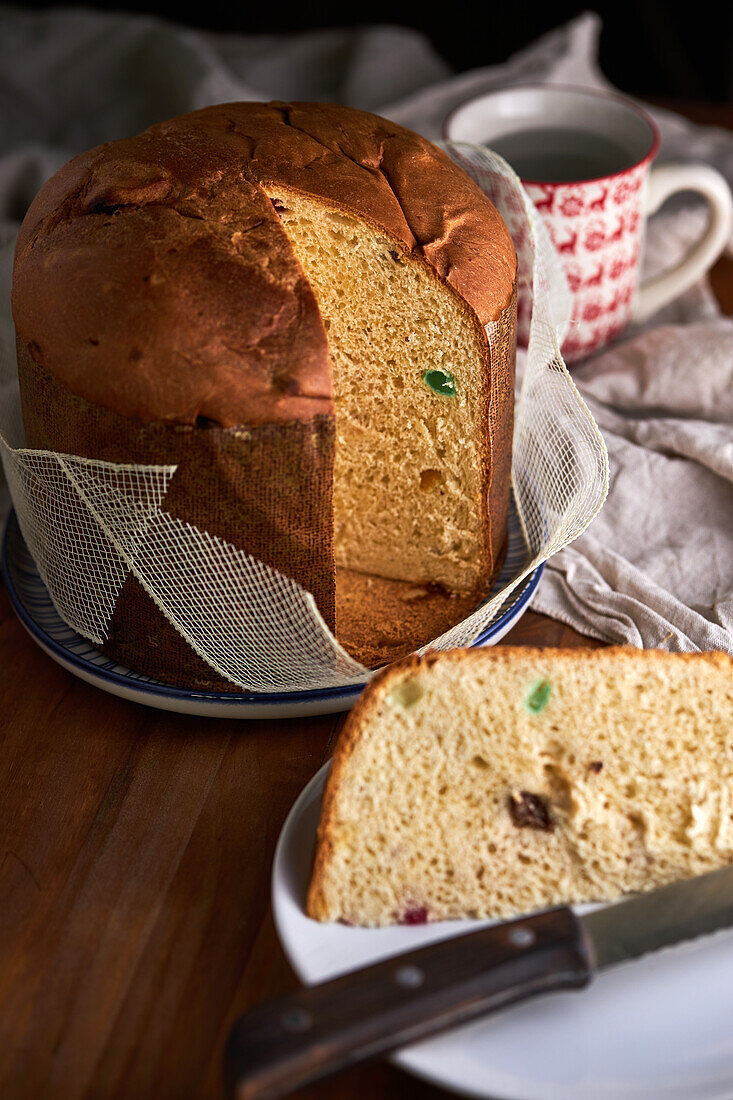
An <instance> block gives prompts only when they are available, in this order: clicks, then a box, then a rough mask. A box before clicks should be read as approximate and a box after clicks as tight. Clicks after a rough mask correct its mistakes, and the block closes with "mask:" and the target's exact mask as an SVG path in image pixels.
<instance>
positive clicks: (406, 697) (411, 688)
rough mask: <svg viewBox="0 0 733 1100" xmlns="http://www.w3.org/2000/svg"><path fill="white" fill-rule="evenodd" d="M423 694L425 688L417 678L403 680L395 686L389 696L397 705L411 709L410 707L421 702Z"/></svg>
mask: <svg viewBox="0 0 733 1100" xmlns="http://www.w3.org/2000/svg"><path fill="white" fill-rule="evenodd" d="M422 696H423V689H422V687H421V686H420V684H418V682H417V681H416V680H403V681H402V683H401V684H398V685H397V687H396V688H393V690H392V691H391V692H390V696H389V698H390V702H392V703H393V704H395V706H398V707H404V709H405V710H409V709H410V707H414V706H415V703H417V702H419V700H420V699H421V698H422Z"/></svg>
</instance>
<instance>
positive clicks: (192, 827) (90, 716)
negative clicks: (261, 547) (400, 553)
mask: <svg viewBox="0 0 733 1100" xmlns="http://www.w3.org/2000/svg"><path fill="white" fill-rule="evenodd" d="M710 110H711V109H710V108H707V107H703V108H698V109H690V111H689V113H690V114H691V115H692V116H693V117H697V118H700V120H701V121H706V122H709V121H713V120H715V121H718V122H722V123H724V124H727V125H729V126H731V128H733V109H731V110H726V113H725V114H723V113H722V111H721V112H719V114H718V116H717V117H715V118H714V119H713V118H711V117H710ZM713 282H714V286H715V288H716V292H717V293H718V296H719V298H720V300H721V302H724V303H725V305H726V307H727V309H728V310H729V311H730V312H733V264H731V263H730V262H729V261H721V262H720V263H719V264H718V266H717V268H716V270H715V273H714V279H713ZM506 642H507V643H511V644H515V645H516V644H519V645H528V644H531V645H562V646H578V645H581V646H582V645H586V646H592V645H594V644H596V643H594V642H591V641H589V640H588V639H584V638H581V637H580V636H579V635H577V634H575V633H574V632H573V631H571V630H569V629H567V628H565V627H563V626H562V625H560V624H559V623H556V622H553V621H551V620H550V619H547V618H544V617H542V616H540V615H535V614H533V613H531V612H530V613H528V614H527V615H525V617H524V618H523V619H522V621H521V622H520V623H519V624H518V625H517V626H516V627H515V628H514V630H513V631H512V632H511V634H510V635H509V636H508V637H507V639H506ZM0 714H1V715H2V720H1V721H2V726H1V728H2V753H1V754H0V791H1V792H2V797H1V800H0V1096H1V1097H2V1098H3V1100H26V1098H33V1100H42V1098H45V1097H49V1098H51V1097H53V1098H54V1100H81V1098H84V1100H92V1098H94V1100H97V1098H100V1100H107V1098H115V1100H127V1098H132V1100H179V1098H192V1097H196V1098H199V1097H204V1098H208V1097H211V1098H213V1097H219V1096H220V1095H221V1077H220V1072H221V1053H222V1045H223V1042H224V1039H225V1036H226V1034H227V1031H228V1029H229V1026H230V1024H231V1022H232V1020H233V1019H234V1017H235V1016H236V1015H238V1014H239V1013H241V1012H242V1011H244V1010H245V1009H247V1008H248V1007H250V1006H251V1005H254V1004H256V1003H257V1002H258V1001H260V1000H263V999H265V998H268V997H272V996H274V995H276V994H278V993H281V992H284V991H285V990H288V989H290V988H292V987H293V986H294V985H295V984H296V981H295V978H294V976H293V974H292V972H291V970H290V968H289V966H288V964H287V962H286V961H285V958H284V955H283V952H282V950H281V948H280V946H279V944H278V941H277V937H276V935H275V930H274V927H273V922H272V914H271V910H270V868H271V863H272V857H273V850H274V847H275V842H276V840H277V837H278V834H279V832H280V828H281V826H282V824H283V821H284V820H285V817H286V815H287V813H288V810H289V809H290V807H291V805H292V804H293V802H294V800H295V798H296V796H297V794H298V793H299V792H300V790H301V789H302V788H303V787H304V786H305V784H306V783H307V781H308V780H309V779H310V777H311V776H312V775H313V774H314V772H316V771H317V770H318V768H319V767H320V766H321V764H322V763H323V762H324V761H325V760H326V759H327V758H328V756H329V755H330V753H331V751H332V748H333V743H334V739H335V737H336V735H337V733H338V730H339V726H340V725H341V722H342V719H341V718H340V717H339V716H327V717H322V718H312V719H302V720H299V719H291V720H283V721H270V722H265V721H259V722H244V721H230V720H217V719H201V718H186V717H179V716H176V715H172V714H166V713H163V712H159V711H156V710H153V709H151V708H148V707H143V706H139V705H137V704H134V703H127V702H124V701H122V700H120V699H117V698H115V697H113V696H111V695H107V694H105V693H104V692H101V691H98V690H97V689H95V688H93V687H90V686H88V685H87V684H84V683H82V682H81V681H80V680H77V679H76V678H75V677H73V676H72V675H71V674H69V673H68V672H65V671H64V670H63V669H61V668H59V667H58V666H57V665H55V664H54V663H53V662H52V661H51V660H50V659H49V658H48V657H46V656H45V655H44V654H43V653H42V652H41V650H40V649H38V648H37V646H36V645H35V644H34V643H33V642H32V641H31V639H30V638H29V637H28V636H27V635H26V633H25V631H24V630H23V628H22V627H21V625H20V623H19V621H18V620H17V619H16V618H15V616H14V614H13V613H12V611H11V609H10V605H9V601H8V598H7V594H6V593H5V591H4V590H0ZM297 1095H298V1097H300V1100H305V1098H310V1100H313V1098H315V1097H319V1098H322V1100H367V1098H368V1100H374V1098H377V1097H379V1098H381V1100H397V1098H399V1100H405V1098H406V1097H410V1098H411V1100H429V1098H433V1100H437V1098H438V1097H444V1096H446V1095H447V1094H445V1093H444V1092H443V1091H442V1090H440V1089H436V1088H432V1087H430V1086H428V1085H425V1084H423V1083H422V1082H419V1081H417V1080H415V1079H413V1078H410V1077H408V1076H406V1075H405V1074H403V1073H401V1072H400V1071H398V1070H396V1069H393V1068H391V1067H390V1066H388V1065H387V1064H386V1063H382V1064H377V1065H374V1066H370V1067H368V1068H365V1069H362V1070H356V1071H353V1072H351V1073H349V1074H346V1075H343V1076H342V1077H339V1078H338V1079H335V1080H334V1081H332V1082H329V1083H328V1084H324V1085H319V1086H314V1087H312V1088H310V1089H307V1090H303V1091H302V1092H300V1093H298V1094H297Z"/></svg>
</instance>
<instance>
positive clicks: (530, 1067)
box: [272, 764, 733, 1100]
mask: <svg viewBox="0 0 733 1100" xmlns="http://www.w3.org/2000/svg"><path fill="white" fill-rule="evenodd" d="M328 768H329V765H328V764H326V765H324V767H323V768H321V770H320V771H319V772H318V773H317V774H316V775H315V776H314V777H313V779H312V780H311V781H310V783H309V784H308V786H307V787H306V788H305V790H304V791H303V792H302V793H301V795H300V797H299V798H298V800H297V801H296V803H295V805H294V806H293V808H292V810H291V811H290V814H289V815H288V818H287V820H286V822H285V825H284V826H283V830H282V833H281V834H280V839H279V841H278V845H277V849H276V851H275V862H274V865H273V873H272V903H273V913H274V917H275V924H276V927H277V932H278V935H279V937H280V942H281V943H282V946H283V949H284V951H285V954H286V955H287V957H288V959H289V961H290V964H291V965H292V967H293V969H294V970H295V973H296V974H297V975H298V977H299V978H300V980H301V981H302V982H303V983H304V984H305V985H312V984H315V983H317V982H324V981H328V980H329V979H330V978H335V977H336V976H337V975H339V974H344V973H346V972H347V971H349V970H355V969H358V968H359V967H364V966H369V965H370V964H371V963H375V962H378V961H379V960H381V959H386V958H389V957H390V956H393V955H398V954H401V953H403V952H405V951H412V950H415V949H416V948H419V947H423V946H425V945H427V944H429V943H433V942H435V941H437V940H443V939H448V938H450V937H452V936H459V935H463V934H465V933H468V932H474V931H476V930H477V929H478V928H481V927H483V926H484V925H486V924H490V923H492V922H491V921H477V920H465V921H443V922H434V923H431V924H418V925H398V926H394V927H388V928H354V927H347V926H346V925H344V924H321V923H319V922H318V921H314V920H311V919H310V918H309V917H307V916H306V914H305V908H304V905H305V895H306V890H307V885H308V878H309V875H310V868H311V860H312V854H313V845H314V843H315V837H316V828H317V825H318V818H319V815H320V808H321V796H322V793H323V787H324V784H325V782H326V776H327V774H328ZM591 908H592V906H588V905H586V906H578V907H577V911H578V912H586V911H588V910H589V909H591ZM731 973H733V930H725V931H722V932H717V933H715V934H714V935H710V936H703V937H701V938H700V939H697V940H689V941H687V942H686V943H683V944H680V945H679V946H676V947H671V948H667V949H666V950H664V951H658V952H656V953H655V954H651V955H647V956H645V957H644V958H642V959H638V960H636V961H635V962H632V963H627V964H625V965H622V966H616V967H612V968H610V969H609V970H604V971H602V972H601V973H600V974H599V975H598V976H597V977H596V978H595V979H594V980H593V983H592V984H591V985H590V987H589V988H587V989H584V990H582V991H578V992H568V993H554V994H551V995H549V996H545V997H541V998H536V999H534V1000H532V1001H528V1002H526V1003H525V1004H520V1005H517V1006H515V1007H513V1008H510V1009H508V1010H507V1011H505V1012H502V1013H499V1014H497V1015H492V1016H489V1017H487V1018H486V1019H484V1020H478V1021H476V1022H474V1023H472V1024H468V1025H466V1026H464V1027H461V1028H457V1029H455V1030H453V1031H448V1032H445V1033H444V1034H442V1035H440V1036H438V1037H436V1038H434V1039H429V1040H426V1041H424V1042H422V1043H419V1044H416V1045H414V1046H411V1047H406V1048H405V1049H404V1050H401V1051H399V1052H398V1053H397V1054H395V1055H393V1057H392V1060H393V1061H394V1062H395V1063H396V1064H397V1065H398V1066H400V1067H401V1068H402V1069H404V1070H407V1072H409V1073H412V1074H414V1075H415V1076H417V1077H421V1078H423V1079H424V1080H427V1081H430V1082H431V1083H432V1084H434V1085H439V1086H440V1087H442V1088H445V1089H449V1090H450V1091H452V1092H456V1093H458V1094H459V1095H462V1096H472V1097H481V1098H486V1100H489V1098H490V1100H731V1098H732V1097H733V1028H731V1016H732V1015H733V983H731V981H730V978H729V975H730V974H731Z"/></svg>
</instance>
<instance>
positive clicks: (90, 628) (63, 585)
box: [0, 144, 608, 692]
mask: <svg viewBox="0 0 733 1100" xmlns="http://www.w3.org/2000/svg"><path fill="white" fill-rule="evenodd" d="M445 148H446V149H447V151H448V152H449V153H450V155H451V156H452V157H453V158H454V159H455V160H456V161H457V162H458V163H459V164H460V165H461V167H462V168H464V170H465V171H467V172H468V174H469V175H471V176H472V177H473V178H474V179H475V180H476V182H477V183H478V184H479V186H480V187H481V188H482V190H483V191H485V192H486V194H487V195H489V197H490V198H491V199H492V201H493V202H494V204H495V205H496V206H497V207H498V209H499V211H500V212H501V214H502V215H503V217H504V219H505V221H506V222H507V224H508V226H509V228H510V231H511V233H512V237H513V238H514V242H515V246H516V248H517V253H518V256H519V296H520V308H521V307H522V300H524V301H525V302H526V301H527V300H529V296H530V294H531V297H532V300H533V308H532V316H531V324H530V330H529V344H528V347H527V352H526V358H525V363H524V371H523V377H522V381H521V390H520V396H519V401H518V404H517V410H516V425H515V432H514V452H513V461H512V478H513V485H514V494H515V500H516V505H517V509H518V512H519V517H520V521H521V525H522V529H523V532H524V535H525V539H526V543H527V555H526V560H525V563H524V565H523V566H522V568H521V569H519V570H518V571H517V573H516V575H515V576H513V577H512V578H511V581H510V582H509V583H508V584H507V585H505V586H504V587H503V588H502V589H501V590H500V591H498V592H495V593H494V594H493V595H492V597H491V598H490V599H489V600H487V602H486V603H484V604H483V605H482V606H481V607H479V608H478V609H477V610H475V611H474V612H473V613H472V614H471V615H469V616H468V617H467V618H465V619H464V620H463V621H462V622H460V623H458V624H457V625H456V626H454V627H452V628H451V629H450V630H448V631H447V632H446V633H444V634H442V635H441V636H440V637H439V638H436V639H435V640H434V641H433V642H432V643H431V644H430V645H431V647H432V648H440V649H450V648H454V647H456V646H463V645H468V644H470V643H471V642H472V641H473V640H474V639H475V638H476V637H477V636H478V635H479V634H480V633H481V632H482V631H483V630H485V629H486V627H487V626H489V625H490V624H491V622H492V620H493V619H495V618H496V616H497V613H498V612H500V611H501V610H502V609H504V608H505V607H506V605H507V601H508V599H510V597H511V593H512V592H513V590H514V589H516V588H517V586H518V585H520V584H521V582H522V581H523V580H524V579H525V578H526V577H527V575H528V574H529V573H531V572H532V571H533V570H534V569H536V568H537V566H538V565H540V564H541V563H542V562H543V561H544V560H545V559H546V558H548V557H549V556H550V555H551V554H554V553H556V552H557V551H558V550H560V549H561V548H562V547H563V546H566V545H567V544H568V543H569V542H571V541H572V540H573V539H574V538H576V537H577V536H578V535H579V534H580V533H581V532H582V531H584V530H585V528H586V527H587V526H588V524H589V523H590V522H591V520H592V519H593V517H594V516H595V515H596V514H597V512H598V510H599V509H600V507H601V505H602V503H603V501H604V499H605V496H606V492H607V489H608V456H607V453H606V448H605V444H604V443H603V439H602V437H601V435H600V432H599V430H598V428H597V427H596V424H595V422H594V420H593V418H592V416H591V415H590V413H589V411H588V409H587V408H586V406H585V404H584V403H583V401H582V399H581V397H580V395H579V393H578V391H577V390H576V388H575V385H574V384H573V382H572V379H571V378H570V375H569V374H568V372H567V369H566V367H565V364H564V363H563V360H562V357H561V355H560V346H559V345H560V340H561V339H562V335H563V333H564V330H565V327H566V325H567V320H568V316H569V311H570V298H569V292H568V288H567V284H566V282H565V278H564V276H563V274H562V270H561V268H560V265H559V261H558V259H557V256H556V254H555V252H554V249H553V247H552V245H551V243H550V241H549V238H548V235H547V232H546V230H545V227H544V225H543V224H542V222H541V220H540V218H539V216H538V214H537V212H536V211H535V209H534V207H533V206H532V204H531V202H530V200H529V199H528V198H527V196H526V194H525V192H524V189H523V188H522V186H521V184H520V182H519V180H518V178H517V177H516V176H515V175H514V173H513V172H512V171H511V169H510V168H509V167H508V166H507V165H506V163H505V162H504V161H503V160H501V158H499V157H497V156H495V155H494V154H493V153H491V152H490V151H489V150H487V149H484V148H481V147H478V146H471V145H463V144H461V145H450V146H445ZM488 331H489V337H491V327H490V326H489V329H488ZM23 444H24V436H23V429H22V420H21V415H20V397H19V392H18V386H17V380H16V368H15V363H14V361H13V358H12V356H10V355H5V356H4V357H3V360H2V361H1V362H0V452H1V453H2V458H3V465H4V467H5V473H6V477H7V480H8V485H9V488H10V493H11V496H12V499H13V504H14V506H15V510H16V513H17V516H18V522H19V524H20V528H21V531H22V533H23V537H24V538H25V541H26V543H27V545H28V548H29V550H30V552H31V554H32V556H33V558H34V560H35V562H36V564H37V566H38V569H39V572H40V575H41V577H42V579H43V581H44V583H45V584H46V587H47V588H48V591H49V593H50V596H51V599H52V600H53V603H54V606H55V607H56V610H57V611H58V613H59V615H60V616H61V618H62V619H63V620H64V621H65V622H66V623H68V624H69V626H71V627H72V628H73V629H74V630H76V631H77V632H78V633H79V634H81V635H83V636H84V637H86V638H88V639H89V640H90V641H92V642H94V643H96V644H101V643H102V642H103V641H104V640H105V638H106V630H107V628H108V626H109V622H110V619H111V616H112V611H113V609H114V606H115V602H116V600H117V597H118V594H119V592H120V589H121V587H122V584H123V582H124V580H125V578H126V576H127V575H128V573H129V572H132V573H133V574H134V576H135V577H136V578H137V579H138V580H139V581H140V583H141V584H142V586H143V587H144V588H145V589H146V591H147V592H148V593H149V595H150V596H151V597H152V598H153V599H154V600H155V602H156V604H157V605H158V606H159V607H160V608H161V610H162V611H163V613H164V614H165V615H166V617H167V618H168V619H169V621H170V622H171V623H172V624H173V625H174V626H175V628H176V629H177V630H178V631H179V632H180V634H182V635H183V637H184V638H185V639H186V640H187V641H188V643H189V644H190V645H191V646H192V647H193V649H194V650H195V651H196V652H197V653H198V654H199V655H200V656H201V657H202V658H203V659H204V660H205V661H206V662H207V663H208V664H209V665H210V666H211V667H212V668H213V669H215V670H216V672H218V673H219V674H220V675H222V676H224V677H225V678H226V679H228V680H229V681H231V682H232V683H233V684H236V685H238V686H239V687H241V688H242V690H244V691H254V692H282V691H302V690H307V689H312V688H324V687H334V686H340V685H347V684H349V683H354V682H361V681H363V680H365V679H366V678H368V677H369V676H370V675H371V672H370V671H369V670H368V669H366V668H364V667H363V666H362V665H360V664H359V663H358V662H357V661H354V660H353V659H352V658H351V657H350V656H349V655H348V654H347V653H346V652H345V650H344V649H343V648H342V647H341V646H340V645H339V643H338V642H337V641H336V639H335V637H334V636H333V634H332V633H331V632H330V630H329V629H328V627H327V626H326V624H325V622H324V620H323V619H322V617H321V615H320V614H319V612H318V609H317V607H316V604H315V601H314V599H313V597H312V596H311V595H310V593H308V592H306V591H305V589H303V588H302V587H301V586H300V585H298V584H296V583H295V582H294V581H292V580H290V579H289V578H288V577H285V576H283V575H282V574H281V573H278V572H277V571H276V570H274V569H272V568H270V567H269V566H266V565H264V564H263V563H262V562H260V561H258V560H257V559H255V558H253V557H252V556H251V555H248V554H246V553H244V552H243V551H241V550H237V549H235V548H234V547H233V546H231V545H230V544H228V543H226V542H224V541H223V540H221V539H218V538H214V537H212V536H210V535H209V534H208V533H207V532H206V531H200V530H199V529H198V528H196V527H193V526H191V525H190V524H185V523H182V522H181V521H179V520H176V519H174V518H173V517H171V516H170V515H168V514H167V513H165V512H164V511H162V510H161V507H160V506H161V503H162V501H163V499H164V497H165V493H166V490H167V488H168V484H169V482H170V479H171V477H172V476H173V473H174V472H175V467H174V466H132V465H117V464H113V463H109V462H100V461H91V460H89V459H83V458H80V457H78V456H74V455H60V454H55V453H53V452H50V451H38V450H30V449H27V448H25V447H24V446H23ZM424 648H429V647H424Z"/></svg>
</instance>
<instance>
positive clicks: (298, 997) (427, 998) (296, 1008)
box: [225, 866, 733, 1100]
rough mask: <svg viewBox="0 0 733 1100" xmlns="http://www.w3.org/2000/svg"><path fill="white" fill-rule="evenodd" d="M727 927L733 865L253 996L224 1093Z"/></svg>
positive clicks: (276, 1091) (288, 1080)
mask: <svg viewBox="0 0 733 1100" xmlns="http://www.w3.org/2000/svg"><path fill="white" fill-rule="evenodd" d="M731 926H733V866H732V867H726V868H724V869H723V870H719V871H712V872H710V873H709V874H706V875H702V876H700V877H698V878H695V879H688V880H686V881H683V882H677V883H673V884H672V885H669V886H662V887H659V888H658V889H656V890H652V891H650V892H648V893H645V894H640V895H636V896H634V897H631V898H628V899H625V900H622V901H619V902H615V903H613V904H611V905H608V906H605V907H603V908H599V909H596V910H594V911H593V912H591V913H587V914H585V915H583V916H581V917H578V916H576V915H575V914H574V913H573V911H572V909H570V908H568V907H561V908H557V909H550V910H547V911H546V912H541V913H535V914H531V915H530V916H527V917H521V918H519V919H518V920H513V921H505V922H502V923H500V924H494V925H491V926H490V927H485V928H482V929H480V930H479V931H478V932H471V933H467V934H465V935H460V936H457V937H452V938H450V939H446V940H440V941H439V942H437V943H433V944H430V945H429V946H428V947H423V948H420V949H418V950H416V951H411V952H409V953H407V954H404V955H397V956H393V957H392V958H389V959H386V960H384V961H382V962H379V963H377V964H376V965H374V966H370V967H367V968H366V969H363V970H356V971H352V972H350V973H347V974H344V975H342V976H341V977H338V978H335V979H333V980H332V981H329V982H324V983H323V984H321V985H314V986H310V987H307V988H304V989H300V990H298V991H297V992H295V993H292V994H289V995H288V996H285V997H281V998H279V999H278V1000H275V1001H270V1002H268V1003H266V1004H263V1005H259V1006H258V1007H256V1008H254V1009H252V1010H251V1011H250V1012H248V1013H246V1014H245V1015H244V1016H241V1017H240V1018H239V1019H238V1020H237V1021H236V1022H235V1024H234V1026H233V1028H232V1029H231V1031H230V1033H229V1038H228V1040H227V1044H226V1049H225V1079H226V1084H227V1094H228V1096H230V1097H233V1098H235V1100H277V1098H278V1097H281V1096H283V1095H285V1094H286V1093H288V1092H290V1091H292V1090H293V1089H295V1088H298V1087H299V1086H301V1085H305V1084H309V1083H311V1082H313V1081H316V1080H319V1079H321V1078H323V1077H325V1076H328V1075H329V1074H332V1073H335V1072H338V1071H339V1070H342V1069H346V1068H347V1067H349V1066H353V1065H355V1064H357V1063H358V1062H363V1061H366V1060H367V1059H370V1058H375V1057H377V1056H379V1055H383V1054H387V1053H389V1052H390V1051H392V1050H395V1049H397V1048H398V1047H401V1046H406V1045H408V1044H409V1043H414V1042H417V1041H419V1040H422V1039H426V1038H428V1037H429V1036H431V1035H434V1034H437V1033H438V1032H440V1031H443V1030H445V1029H447V1028H451V1027H457V1026H458V1025H460V1024H464V1023H468V1022H469V1021H471V1020H474V1019H476V1018H477V1017H479V1016H483V1015H486V1014H488V1013H489V1012H495V1011H498V1010H499V1009H501V1008H504V1007H506V1006H508V1005H511V1004H516V1003H517V1002H519V1001H522V1000H526V999H527V998H528V997H532V996H536V995H538V994H540V993H549V992H552V991H557V990H561V989H573V988H576V989H579V988H582V987H584V986H586V985H588V983H589V982H590V981H591V980H592V978H593V976H594V974H595V973H596V971H597V970H599V969H603V968H604V967H607V966H613V965H616V964H617V963H622V962H626V961H630V960H633V959H638V958H640V957H641V956H642V955H645V954H648V953H649V952H652V951H658V950H661V949H662V948H665V947H670V946H672V945H674V944H677V943H680V942H682V941H683V940H690V939H695V938H697V937H698V936H704V935H708V934H710V933H712V932H716V931H718V930H720V929H723V928H729V927H731Z"/></svg>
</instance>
